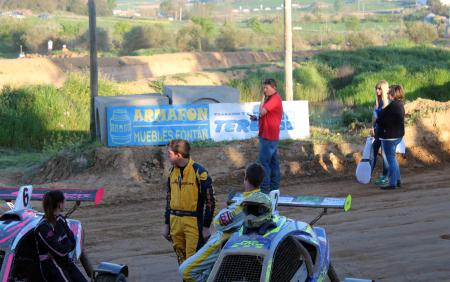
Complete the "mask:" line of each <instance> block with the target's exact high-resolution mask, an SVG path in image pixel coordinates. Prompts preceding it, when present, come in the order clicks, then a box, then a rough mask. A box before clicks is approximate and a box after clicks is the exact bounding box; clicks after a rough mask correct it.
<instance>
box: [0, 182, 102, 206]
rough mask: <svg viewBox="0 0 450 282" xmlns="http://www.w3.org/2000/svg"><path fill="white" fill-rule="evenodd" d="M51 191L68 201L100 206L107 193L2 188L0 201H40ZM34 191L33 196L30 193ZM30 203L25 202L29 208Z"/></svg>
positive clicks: (62, 189)
mask: <svg viewBox="0 0 450 282" xmlns="http://www.w3.org/2000/svg"><path fill="white" fill-rule="evenodd" d="M51 190H60V191H62V192H63V193H64V198H65V199H66V201H80V202H94V204H95V205H97V204H99V203H100V201H101V200H102V198H103V194H104V193H105V189H104V188H98V189H79V188H69V189H67V188H61V189H60V188H35V187H32V186H31V185H30V186H22V187H20V188H16V187H14V188H12V187H0V200H4V201H12V200H16V202H17V200H19V198H20V200H24V198H27V200H28V201H29V200H31V201H40V200H42V199H43V198H44V194H45V193H47V192H48V191H51ZM30 191H32V193H31V196H29V192H30ZM28 201H25V200H24V203H25V205H24V206H27V204H28Z"/></svg>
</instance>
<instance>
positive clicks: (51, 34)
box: [21, 23, 61, 52]
mask: <svg viewBox="0 0 450 282" xmlns="http://www.w3.org/2000/svg"><path fill="white" fill-rule="evenodd" d="M60 31H61V26H60V25H58V24H52V23H47V24H39V25H34V26H32V27H30V28H29V29H27V30H26V31H25V33H24V34H23V35H22V36H21V39H22V42H23V43H24V44H25V48H26V49H27V50H28V51H31V52H46V51H47V42H48V40H49V39H55V34H58V33H60Z"/></svg>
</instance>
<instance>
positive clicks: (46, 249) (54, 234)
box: [34, 190, 87, 282]
mask: <svg viewBox="0 0 450 282" xmlns="http://www.w3.org/2000/svg"><path fill="white" fill-rule="evenodd" d="M43 206H44V212H45V215H44V216H43V217H42V219H41V221H40V222H39V224H38V225H37V226H36V228H35V230H34V235H35V237H36V244H37V249H38V253H39V264H40V267H41V273H42V276H43V277H44V280H45V281H47V282H64V281H65V282H87V280H86V278H85V277H84V276H83V274H82V273H81V272H80V270H79V269H78V267H77V266H76V265H75V263H74V262H73V260H72V259H71V257H70V252H71V251H73V249H75V246H76V240H75V236H74V235H73V233H72V231H71V230H70V228H69V225H68V224H67V221H66V218H65V217H64V216H63V214H62V212H63V211H64V194H63V192H61V191H59V190H53V191H49V192H47V193H45V195H44V199H43Z"/></svg>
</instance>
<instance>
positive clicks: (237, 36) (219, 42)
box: [216, 25, 243, 51]
mask: <svg viewBox="0 0 450 282" xmlns="http://www.w3.org/2000/svg"><path fill="white" fill-rule="evenodd" d="M242 43H243V36H242V32H240V30H239V29H237V28H236V27H234V26H231V25H225V26H224V27H222V29H221V31H220V34H219V36H218V37H217V38H216V46H217V48H218V49H219V50H222V51H236V50H237V49H239V48H241V47H242V45H243V44H242Z"/></svg>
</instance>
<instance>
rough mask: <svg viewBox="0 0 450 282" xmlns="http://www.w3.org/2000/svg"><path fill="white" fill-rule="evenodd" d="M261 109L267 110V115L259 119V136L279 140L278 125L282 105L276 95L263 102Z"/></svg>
mask: <svg viewBox="0 0 450 282" xmlns="http://www.w3.org/2000/svg"><path fill="white" fill-rule="evenodd" d="M263 108H264V109H266V110H267V114H266V115H265V116H263V117H260V118H259V122H258V125H259V134H258V135H259V136H260V137H262V138H264V139H267V140H271V141H277V140H278V139H280V123H281V117H282V116H283V104H282V101H281V97H280V95H279V94H278V93H275V94H273V95H272V96H270V97H269V98H268V99H267V100H266V102H264V105H263Z"/></svg>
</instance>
